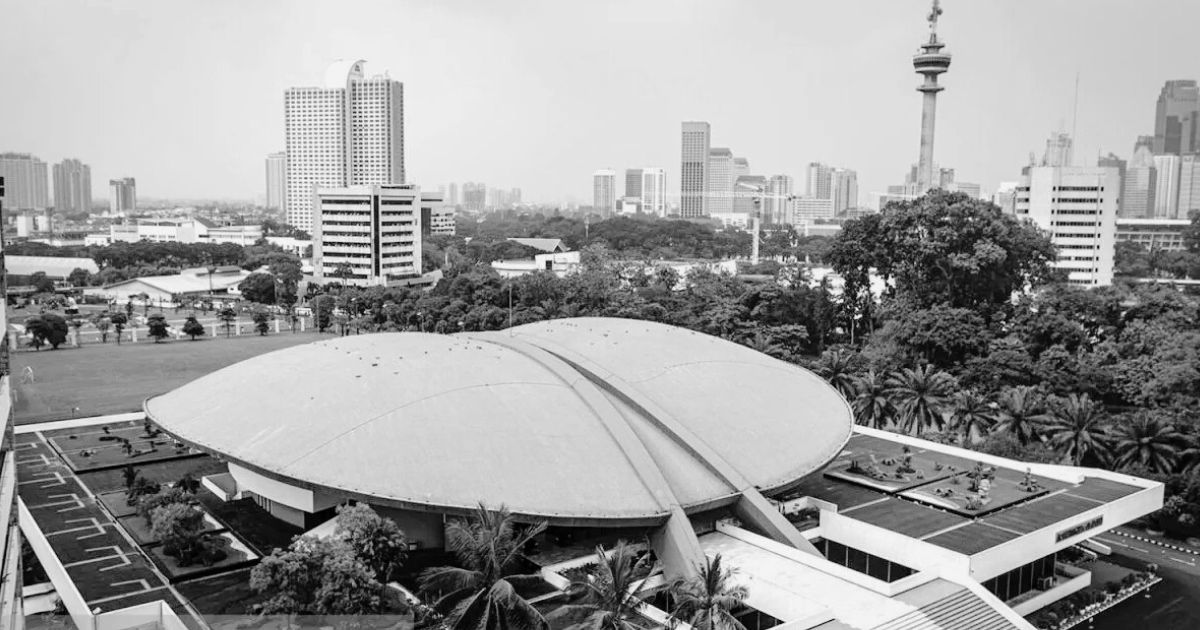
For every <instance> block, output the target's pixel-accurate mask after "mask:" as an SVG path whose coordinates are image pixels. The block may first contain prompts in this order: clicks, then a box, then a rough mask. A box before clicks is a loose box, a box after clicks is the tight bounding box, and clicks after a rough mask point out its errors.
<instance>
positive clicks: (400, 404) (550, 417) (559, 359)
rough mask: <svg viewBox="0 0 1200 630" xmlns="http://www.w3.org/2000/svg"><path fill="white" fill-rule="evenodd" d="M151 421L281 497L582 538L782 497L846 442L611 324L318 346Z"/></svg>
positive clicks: (250, 366)
mask: <svg viewBox="0 0 1200 630" xmlns="http://www.w3.org/2000/svg"><path fill="white" fill-rule="evenodd" d="M145 407H146V411H147V413H148V414H149V416H150V417H151V418H152V419H153V420H154V421H155V422H156V423H158V424H159V425H160V426H161V427H162V428H163V429H164V430H166V431H167V432H169V433H171V434H173V435H175V436H176V437H178V438H180V439H182V440H184V441H186V442H189V443H191V444H194V445H196V446H198V447H199V448H201V449H204V450H207V451H210V452H214V453H219V454H220V455H221V456H222V457H225V458H228V459H229V460H230V461H232V462H235V463H238V464H239V465H243V466H245V467H247V468H250V469H251V470H254V471H256V472H258V473H260V474H263V475H266V476H268V477H270V478H274V479H278V480H282V481H285V482H286V483H289V484H293V485H299V486H300V487H305V488H308V489H313V490H322V491H327V492H331V493H335V494H338V495H343V496H349V497H353V498H360V499H362V500H368V501H369V502H371V503H373V504H378V505H388V506H393V507H401V508H411V509H424V510H433V511H446V512H455V511H460V510H462V511H465V510H469V509H470V508H471V507H472V506H474V505H475V504H476V503H477V502H478V501H480V500H486V501H488V502H489V503H497V504H498V503H504V504H506V505H507V506H508V507H509V508H510V509H512V510H513V511H514V512H515V513H517V514H522V515H527V516H531V515H536V516H537V517H539V518H546V519H549V520H551V521H552V522H559V523H571V524H588V523H592V524H607V525H620V524H628V525H650V524H659V523H662V522H664V521H665V520H666V518H667V517H668V515H669V513H670V509H671V507H672V505H676V504H677V505H681V506H683V507H684V508H685V509H686V510H689V511H698V510H703V509H708V508H712V507H717V506H719V505H724V504H727V503H729V502H732V501H733V500H735V499H736V498H737V496H739V494H740V493H741V492H742V491H744V490H745V489H746V488H749V487H756V488H759V489H762V490H763V491H764V492H771V491H776V492H779V491H783V490H786V489H788V488H790V487H791V486H793V485H794V484H796V483H797V482H798V481H799V480H800V479H802V478H803V477H804V476H806V475H807V474H809V473H811V472H813V471H814V470H817V469H819V468H820V467H822V466H823V465H824V464H825V463H826V462H828V461H829V460H830V459H832V458H833V457H834V456H836V454H837V453H838V451H840V450H841V448H842V446H843V445H844V444H845V441H846V440H847V439H848V438H849V436H850V431H851V413H850V410H849V408H848V406H847V404H846V402H845V400H844V399H843V398H842V397H841V396H840V395H838V393H837V392H836V391H835V390H834V389H832V388H831V387H830V386H829V385H828V384H826V383H825V382H824V381H823V380H822V379H820V378H819V377H817V376H816V375H814V374H812V373H811V372H808V371H807V370H804V369H802V368H800V367H797V366H795V365H791V364H788V363H785V362H782V361H778V360H776V359H772V358H770V357H768V356H766V355H763V354H761V353H758V352H755V351H753V350H751V349H749V348H745V347H743V346H739V345H737V344H734V343H732V342H729V341H726V340H723V339H719V338H716V337H711V336H708V335H704V334H701V333H696V332H692V331H688V330H685V329H681V328H675V327H671V326H667V325H663V324H656V323H651V322H644V321H633V320H623V319H609V318H579V319H561V320H553V321H547V322H539V323H536V324H529V325H525V326H519V327H517V328H514V329H511V330H509V331H502V332H490V333H460V334H458V335H433V334H423V333H381V334H374V335H365V336H354V337H344V338H339V339H335V340H329V341H319V342H315V343H311V344H307V345H303V346H296V347H293V348H289V349H286V350H280V351H277V352H273V353H270V354H266V355H262V356H260V357H256V358H253V359H250V360H247V361H244V362H242V363H239V364H236V365H234V366H231V367H228V368H225V369H223V370H219V371H217V372H214V373H212V374H210V375H208V376H205V377H202V378H200V379H197V380H196V381H194V382H192V383H190V384H188V385H185V386H183V387H181V388H179V389H177V390H175V391H173V392H170V393H168V394H165V395H162V396H158V397H155V398H151V399H149V400H148V401H147V402H146V404H145ZM469 462H487V463H488V465H487V466H473V465H470V464H469ZM598 471H603V472H602V474H598ZM729 479H739V480H743V481H738V482H737V483H731V482H729V481H728V480H729ZM743 484H744V485H743Z"/></svg>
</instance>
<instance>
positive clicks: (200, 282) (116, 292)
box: [83, 266, 251, 305]
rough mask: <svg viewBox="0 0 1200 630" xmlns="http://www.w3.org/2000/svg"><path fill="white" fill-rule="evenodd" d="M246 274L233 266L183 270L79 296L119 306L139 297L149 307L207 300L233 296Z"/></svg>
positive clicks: (95, 288) (105, 287)
mask: <svg viewBox="0 0 1200 630" xmlns="http://www.w3.org/2000/svg"><path fill="white" fill-rule="evenodd" d="M250 273H251V272H249V271H246V270H245V269H242V268H241V267H235V266H229V267H211V268H209V267H196V268H194V269H184V270H183V271H182V272H180V273H179V274H178V275H173V276H145V277H142V278H133V279H130V280H123V281H121V282H114V283H113V284H110V285H107V286H103V287H93V288H89V289H84V291H83V294H84V295H90V296H96V297H102V298H105V299H107V300H110V301H116V302H119V303H124V302H126V301H128V300H130V299H146V298H141V297H140V296H142V295H146V296H148V301H149V302H150V303H153V304H164V305H168V304H176V303H182V302H186V301H188V300H192V299H199V298H206V297H210V296H215V297H222V296H224V297H228V296H231V295H236V291H237V286H238V285H239V284H241V283H242V281H243V280H245V279H246V278H247V277H249V276H250Z"/></svg>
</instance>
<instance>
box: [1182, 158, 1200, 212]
mask: <svg viewBox="0 0 1200 630" xmlns="http://www.w3.org/2000/svg"><path fill="white" fill-rule="evenodd" d="M1193 212H1200V153H1189V154H1187V155H1184V156H1181V157H1180V158H1179V211H1178V212H1177V213H1176V215H1177V216H1178V217H1179V218H1180V219H1187V218H1190V217H1191V216H1192V213H1193Z"/></svg>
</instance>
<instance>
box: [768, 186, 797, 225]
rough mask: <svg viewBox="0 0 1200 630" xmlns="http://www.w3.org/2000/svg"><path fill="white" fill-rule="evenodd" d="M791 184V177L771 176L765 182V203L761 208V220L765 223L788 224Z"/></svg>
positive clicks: (791, 192)
mask: <svg viewBox="0 0 1200 630" xmlns="http://www.w3.org/2000/svg"><path fill="white" fill-rule="evenodd" d="M793 184H794V182H793V180H792V176H791V175H772V176H771V178H770V179H768V180H767V196H766V203H765V205H764V206H763V219H764V220H765V221H766V222H767V223H775V224H779V223H788V222H790V215H791V197H792V194H793V190H792V188H793Z"/></svg>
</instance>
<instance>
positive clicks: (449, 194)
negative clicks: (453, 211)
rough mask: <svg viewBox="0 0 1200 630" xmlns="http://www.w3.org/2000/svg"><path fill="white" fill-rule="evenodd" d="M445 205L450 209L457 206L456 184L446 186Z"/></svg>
mask: <svg viewBox="0 0 1200 630" xmlns="http://www.w3.org/2000/svg"><path fill="white" fill-rule="evenodd" d="M446 203H447V204H448V205H449V206H450V207H451V208H453V207H455V206H457V205H458V184H456V183H454V182H450V183H449V184H446Z"/></svg>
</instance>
